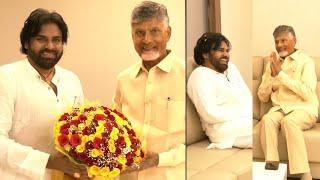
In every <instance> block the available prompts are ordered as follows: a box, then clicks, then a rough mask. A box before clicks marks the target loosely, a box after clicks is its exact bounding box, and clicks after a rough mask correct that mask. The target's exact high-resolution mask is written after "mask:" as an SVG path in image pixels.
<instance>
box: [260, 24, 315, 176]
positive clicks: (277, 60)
mask: <svg viewBox="0 0 320 180" xmlns="http://www.w3.org/2000/svg"><path fill="white" fill-rule="evenodd" d="M273 36H274V41H275V48H276V50H277V52H278V56H279V57H277V55H276V53H275V52H272V53H271V55H270V57H269V62H268V64H267V66H266V69H265V72H264V74H263V76H262V82H261V84H260V87H259V89H258V97H259V99H260V101H262V102H268V101H269V99H270V98H271V101H272V105H273V107H272V108H271V109H270V110H269V112H268V113H267V114H265V115H264V116H263V117H262V121H261V135H260V138H261V146H262V149H263V151H264V155H265V161H266V167H265V168H266V169H278V165H279V155H278V148H277V147H278V134H279V130H280V129H281V131H282V133H283V134H284V137H285V138H286V141H287V149H288V159H289V169H290V173H291V174H300V173H301V174H302V178H301V179H308V180H309V179H310V180H311V179H312V177H311V174H310V169H309V164H308V157H307V151H306V146H305V142H304V137H303V132H302V131H303V130H306V129H310V128H312V127H313V126H314V124H315V122H316V119H317V115H318V99H317V95H316V86H317V77H316V72H315V65H314V62H313V60H312V59H311V58H310V57H308V56H307V55H305V54H304V53H302V52H301V51H299V50H298V49H295V44H296V36H295V32H294V30H293V28H292V27H291V26H286V25H280V26H278V27H277V28H276V29H275V30H274V32H273Z"/></svg>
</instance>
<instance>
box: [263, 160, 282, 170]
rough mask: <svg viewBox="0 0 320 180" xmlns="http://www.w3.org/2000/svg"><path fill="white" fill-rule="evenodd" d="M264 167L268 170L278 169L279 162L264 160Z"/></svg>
mask: <svg viewBox="0 0 320 180" xmlns="http://www.w3.org/2000/svg"><path fill="white" fill-rule="evenodd" d="M264 168H265V169H268V170H278V168H279V162H277V161H270V162H266V166H265V167H264Z"/></svg>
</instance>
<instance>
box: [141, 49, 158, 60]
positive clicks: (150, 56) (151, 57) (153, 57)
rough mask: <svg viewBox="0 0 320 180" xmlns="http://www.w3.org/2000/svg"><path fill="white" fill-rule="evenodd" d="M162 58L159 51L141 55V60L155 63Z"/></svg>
mask: <svg viewBox="0 0 320 180" xmlns="http://www.w3.org/2000/svg"><path fill="white" fill-rule="evenodd" d="M159 57H160V53H159V52H158V51H156V52H155V51H151V52H143V53H142V54H141V59H143V60H144V61H154V60H156V59H158V58H159Z"/></svg>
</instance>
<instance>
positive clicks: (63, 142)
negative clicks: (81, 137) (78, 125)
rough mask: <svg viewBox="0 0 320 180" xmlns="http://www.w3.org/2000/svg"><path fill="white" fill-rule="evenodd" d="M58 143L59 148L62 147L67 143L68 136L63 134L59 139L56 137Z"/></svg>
mask: <svg viewBox="0 0 320 180" xmlns="http://www.w3.org/2000/svg"><path fill="white" fill-rule="evenodd" d="M58 142H59V144H60V146H62V147H63V146H64V145H66V144H68V143H69V139H68V136H67V135H65V134H61V135H60V136H59V137H58Z"/></svg>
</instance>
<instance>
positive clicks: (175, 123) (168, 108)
mask: <svg viewBox="0 0 320 180" xmlns="http://www.w3.org/2000/svg"><path fill="white" fill-rule="evenodd" d="M155 109H156V112H155V121H154V122H153V125H154V126H156V127H157V128H159V129H161V130H163V131H166V132H177V131H181V130H184V129H185V110H184V109H185V101H183V100H174V99H170V98H168V99H165V100H164V99H163V100H158V101H157V104H156V108H155Z"/></svg>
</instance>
